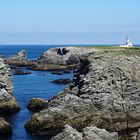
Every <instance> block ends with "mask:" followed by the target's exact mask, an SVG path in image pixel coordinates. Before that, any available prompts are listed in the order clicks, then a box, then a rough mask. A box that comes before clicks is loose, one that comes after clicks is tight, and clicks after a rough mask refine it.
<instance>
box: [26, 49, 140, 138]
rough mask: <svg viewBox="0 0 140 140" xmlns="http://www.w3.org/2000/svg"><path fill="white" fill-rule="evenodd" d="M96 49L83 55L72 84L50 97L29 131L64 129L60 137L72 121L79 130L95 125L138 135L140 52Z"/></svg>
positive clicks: (123, 134) (32, 120) (51, 132)
mask: <svg viewBox="0 0 140 140" xmlns="http://www.w3.org/2000/svg"><path fill="white" fill-rule="evenodd" d="M94 50H96V49H93V52H89V53H86V54H85V55H82V56H81V57H80V59H79V62H80V63H79V65H78V66H77V68H76V70H75V72H74V77H73V81H72V82H71V83H70V84H69V87H68V88H66V89H64V90H63V91H62V92H61V93H59V94H58V95H56V96H55V97H53V98H52V99H51V100H49V101H48V103H47V107H46V108H45V109H44V110H42V111H40V112H38V113H35V114H34V115H33V116H32V118H31V119H30V120H29V121H28V122H27V123H26V125H25V128H26V129H27V131H28V132H30V133H33V134H38V135H42V134H43V135H44V134H45V135H48V136H50V137H52V136H55V135H57V134H58V133H60V134H58V135H57V136H56V138H57V137H61V136H62V135H63V129H64V128H65V125H66V124H68V125H70V126H71V127H73V128H74V129H77V130H74V131H78V132H82V131H83V130H84V128H87V127H90V126H92V125H93V126H96V127H98V129H99V128H100V129H106V130H108V131H109V132H118V134H119V139H121V137H122V136H124V137H128V135H130V136H131V133H132V132H136V135H137V132H138V128H139V127H140V112H139V110H140V80H139V79H140V56H139V54H138V55H137V53H134V52H133V50H129V49H127V50H125V49H117V50H112V49H110V50H109V49H108V50H100V51H99V52H98V51H94ZM134 51H135V50H134ZM71 127H70V128H71ZM65 129H66V128H65ZM65 129H64V132H65ZM66 131H67V130H66ZM92 132H94V131H92ZM72 133H73V132H72ZM74 133H75V132H74ZM76 133H77V132H76ZM82 133H84V132H82ZM66 135H67V134H66ZM78 135H79V136H80V134H79V133H78ZM125 135H126V136H125ZM66 137H67V136H66ZM136 137H137V136H136ZM54 139H55V137H54ZM82 139H83V140H89V139H85V138H82ZM91 139H92V138H91ZM101 139H102V138H101ZM62 140H67V139H65V137H63V138H62ZM74 140H76V138H75V139H74ZM112 140H113V138H112Z"/></svg>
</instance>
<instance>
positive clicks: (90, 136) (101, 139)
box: [51, 125, 118, 140]
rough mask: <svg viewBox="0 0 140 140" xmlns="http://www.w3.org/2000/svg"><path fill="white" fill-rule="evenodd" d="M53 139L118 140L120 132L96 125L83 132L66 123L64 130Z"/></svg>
mask: <svg viewBox="0 0 140 140" xmlns="http://www.w3.org/2000/svg"><path fill="white" fill-rule="evenodd" d="M51 140H118V134H117V133H115V132H114V133H109V132H107V131H106V130H105V129H99V128H97V127H95V126H90V127H86V128H84V129H83V130H82V132H78V131H77V130H76V129H74V128H72V127H71V126H69V125H65V129H64V130H63V132H62V133H60V134H58V135H56V136H54V137H53V138H51Z"/></svg>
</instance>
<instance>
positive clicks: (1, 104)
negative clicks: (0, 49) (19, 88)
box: [0, 57, 20, 113]
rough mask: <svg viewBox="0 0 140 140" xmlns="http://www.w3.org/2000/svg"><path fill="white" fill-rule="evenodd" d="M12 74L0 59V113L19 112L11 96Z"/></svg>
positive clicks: (2, 59) (0, 58)
mask: <svg viewBox="0 0 140 140" xmlns="http://www.w3.org/2000/svg"><path fill="white" fill-rule="evenodd" d="M13 89H14V87H13V80H12V72H11V70H10V67H9V66H8V64H7V62H6V60H5V59H4V58H2V57H0V113H12V112H17V111H19V109H20V107H19V104H18V103H17V102H16V100H15V97H14V95H13V92H14V90H13Z"/></svg>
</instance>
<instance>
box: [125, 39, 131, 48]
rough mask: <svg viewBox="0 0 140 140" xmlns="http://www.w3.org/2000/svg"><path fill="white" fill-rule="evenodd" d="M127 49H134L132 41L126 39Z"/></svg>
mask: <svg viewBox="0 0 140 140" xmlns="http://www.w3.org/2000/svg"><path fill="white" fill-rule="evenodd" d="M125 45H126V46H127V47H133V44H132V43H131V41H130V39H129V38H128V37H126V44H125Z"/></svg>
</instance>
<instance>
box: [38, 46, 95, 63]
mask: <svg viewBox="0 0 140 140" xmlns="http://www.w3.org/2000/svg"><path fill="white" fill-rule="evenodd" d="M94 51H97V50H96V49H94ZM90 52H91V50H90V49H89V50H87V49H85V48H84V47H83V48H82V47H62V48H52V49H50V50H48V51H46V52H44V53H43V55H42V56H41V57H40V58H38V63H39V64H45V63H47V64H57V65H71V64H72V65H73V64H78V63H79V60H80V56H82V55H84V54H87V53H90ZM92 52H93V49H92Z"/></svg>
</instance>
